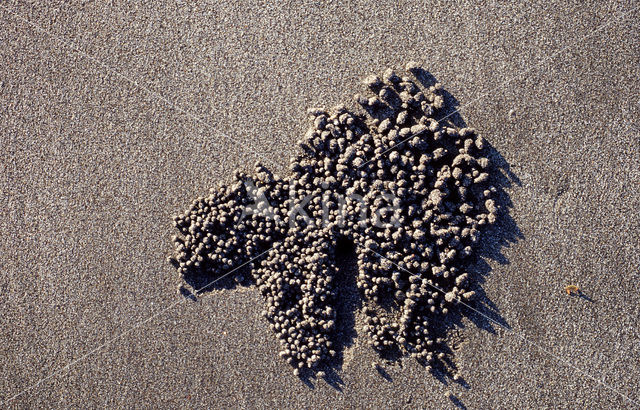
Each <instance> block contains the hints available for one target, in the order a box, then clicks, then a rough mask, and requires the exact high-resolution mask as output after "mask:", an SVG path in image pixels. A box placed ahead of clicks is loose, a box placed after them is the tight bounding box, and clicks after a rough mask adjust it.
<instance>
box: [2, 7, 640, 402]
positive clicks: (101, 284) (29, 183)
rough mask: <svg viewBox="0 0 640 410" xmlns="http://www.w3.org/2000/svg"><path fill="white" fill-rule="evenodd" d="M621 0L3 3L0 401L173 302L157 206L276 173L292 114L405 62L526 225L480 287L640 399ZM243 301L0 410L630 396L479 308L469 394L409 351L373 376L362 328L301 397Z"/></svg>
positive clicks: (512, 318)
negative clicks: (494, 160)
mask: <svg viewBox="0 0 640 410" xmlns="http://www.w3.org/2000/svg"><path fill="white" fill-rule="evenodd" d="M637 7H638V5H637V4H636V3H635V2H629V1H622V2H607V3H604V4H602V3H600V2H591V3H588V4H584V3H574V4H568V3H560V2H555V1H554V2H540V4H532V5H526V6H501V5H498V4H488V5H485V6H483V7H480V6H474V5H471V4H468V3H455V4H450V3H442V4H437V3H433V4H431V3H426V2H420V4H412V5H410V6H403V7H399V6H398V5H397V4H396V3H391V2H371V1H363V2H358V3H357V4H356V5H354V6H352V8H351V9H349V10H346V9H344V8H341V7H339V6H338V4H337V3H334V2H327V3H324V2H322V3H321V2H302V3H298V4H296V5H291V6H284V5H283V6H273V5H268V4H262V3H257V2H247V3H243V2H238V1H234V2H223V3H220V4H202V5H199V6H198V7H197V8H196V7H194V6H188V5H180V6H176V5H175V4H173V3H171V4H169V3H167V4H165V3H162V2H159V1H154V2H148V3H143V4H140V5H138V6H137V7H133V6H128V5H125V4H114V5H111V6H108V5H103V4H101V3H96V4H93V3H86V4H85V3H80V2H78V3H69V4H64V5H59V6H49V5H46V4H45V3H35V4H33V5H30V4H26V3H22V2H21V3H14V2H3V3H2V4H0V27H1V28H0V44H1V45H2V46H1V47H0V61H2V65H1V67H0V84H1V86H0V110H1V111H0V112H1V113H2V114H1V115H0V138H2V140H1V141H2V146H3V148H4V149H3V152H2V156H1V158H2V160H1V161H0V165H1V167H2V168H1V169H2V172H1V173H0V190H1V192H2V195H1V198H2V201H3V203H2V205H1V206H0V212H1V217H0V233H1V234H0V251H1V252H0V255H1V256H0V266H1V267H2V275H0V289H1V294H2V299H1V302H0V303H1V305H0V312H1V313H0V320H1V323H2V327H1V328H0V329H1V330H0V342H1V343H0V345H1V348H0V349H1V353H0V374H2V375H3V377H2V378H0V400H3V401H4V400H7V399H9V398H11V397H13V396H14V395H16V394H19V393H20V392H21V391H23V390H24V389H26V388H28V387H29V386H31V385H33V384H34V383H36V382H38V381H39V380H40V379H41V378H43V377H46V376H48V375H50V374H51V373H52V372H54V371H56V370H57V369H60V368H62V367H64V366H65V365H67V364H68V363H70V362H71V361H73V360H74V359H76V358H79V357H81V356H82V355H84V354H85V353H87V352H89V351H91V350H92V349H94V348H96V347H97V346H99V345H101V344H102V343H104V342H105V341H107V340H109V339H110V338H111V337H113V336H114V335H117V334H119V333H122V332H125V331H127V330H129V329H131V328H132V327H133V326H136V324H138V323H141V322H142V321H144V320H145V319H147V318H149V317H151V316H152V315H153V314H154V313H156V312H162V311H163V309H166V308H167V307H169V306H171V305H173V304H174V303H175V302H176V301H178V300H179V299H177V298H178V296H177V295H176V292H175V285H176V283H177V280H176V278H175V271H174V269H173V268H172V267H171V266H170V265H169V264H167V263H166V262H165V258H166V256H168V255H169V254H170V252H171V248H172V245H171V241H170V236H171V234H172V227H171V216H172V215H173V214H175V213H176V212H178V211H179V210H182V209H184V208H185V207H186V205H188V203H189V202H190V201H191V199H193V198H195V197H197V196H199V195H202V194H204V193H205V192H206V190H207V189H208V188H209V187H211V186H213V185H214V184H215V183H216V182H217V181H219V180H223V181H228V180H229V179H230V177H231V176H232V174H233V172H234V171H235V170H236V169H240V170H244V171H246V172H249V171H250V168H251V166H252V164H253V162H254V161H255V160H256V159H257V158H256V157H259V156H262V157H264V158H266V160H265V162H267V161H268V163H267V165H268V166H269V167H270V168H271V169H272V170H273V171H274V172H280V173H284V170H285V168H286V166H287V165H288V163H287V160H288V158H289V157H291V156H292V154H293V153H294V149H296V148H295V141H296V140H297V139H299V137H300V136H301V135H303V133H304V131H305V129H306V127H307V123H306V121H305V117H306V114H305V110H306V108H307V107H311V106H323V107H326V108H330V107H332V106H333V105H335V104H337V103H339V102H342V101H345V100H347V99H349V98H350V97H351V95H352V94H353V93H354V92H356V91H358V90H359V87H360V86H359V85H358V83H359V80H360V77H361V76H363V75H366V74H368V73H371V72H378V71H380V70H381V69H383V68H385V67H387V66H395V67H400V66H402V65H404V63H405V62H406V61H409V60H416V61H420V62H421V63H422V64H423V66H425V67H426V68H427V69H429V70H430V71H431V72H432V74H433V75H434V76H435V77H436V78H437V79H438V80H439V81H440V82H441V83H443V85H444V86H445V88H446V89H447V90H448V91H449V92H451V94H452V95H454V96H455V98H456V99H457V100H458V101H459V102H460V104H461V105H462V106H463V108H462V109H461V115H462V117H463V118H464V119H465V120H466V122H467V123H468V124H469V125H471V126H473V127H474V128H476V129H478V130H479V132H480V133H481V134H482V135H484V136H485V137H486V138H487V140H488V141H489V142H490V143H491V144H492V145H493V147H495V149H496V150H497V151H498V152H500V154H501V155H502V156H503V157H504V158H505V160H506V161H507V163H508V164H509V165H510V169H511V171H512V172H513V174H514V176H515V179H514V183H513V185H512V187H511V188H510V190H509V194H510V196H511V201H512V202H513V208H512V209H511V216H512V217H513V219H514V221H515V224H516V225H517V228H518V229H519V231H520V233H521V237H520V238H516V240H515V241H513V242H511V243H510V244H509V246H506V247H503V248H502V252H501V254H500V255H495V258H493V259H489V260H488V264H489V266H490V267H491V272H490V273H489V274H488V275H487V276H486V281H485V283H484V284H483V285H482V287H483V289H484V290H485V292H486V296H487V299H488V300H490V301H491V302H492V303H493V304H495V306H496V308H497V309H498V310H499V315H500V316H501V317H502V319H503V320H504V322H505V323H507V324H508V325H509V326H510V327H511V328H512V329H513V330H514V331H515V332H517V334H519V335H523V336H525V337H526V338H527V339H528V340H531V341H533V342H534V344H537V345H539V346H544V348H545V349H547V350H548V351H549V352H551V353H552V354H553V355H556V356H558V357H561V358H564V359H567V360H569V361H570V362H571V363H573V364H574V365H575V366H577V367H579V368H580V369H582V370H584V371H586V372H588V373H589V374H591V375H593V376H594V377H595V378H597V379H602V380H603V381H604V382H605V383H606V384H608V385H610V386H612V387H614V388H615V389H617V390H619V391H620V392H621V393H623V394H625V395H627V396H628V397H630V398H632V399H634V400H635V401H636V402H637V401H640V397H639V396H638V393H637V392H638V390H639V388H640V385H639V382H638V380H640V378H639V377H638V375H639V374H640V365H639V364H638V363H639V362H638V360H637V359H638V357H640V348H639V347H638V346H640V344H639V343H638V342H639V341H640V335H639V331H638V325H639V324H640V323H639V322H640V320H639V319H638V317H640V314H639V313H640V312H639V308H638V306H640V296H639V295H638V292H637V282H638V280H639V279H640V271H639V269H640V249H639V246H638V244H639V243H640V234H639V233H638V232H640V231H639V229H638V228H639V227H640V212H638V209H640V190H639V189H638V186H640V148H639V147H640V123H639V122H638V118H640V99H639V97H638V95H639V91H640V90H639V88H640V87H639V84H638V80H637V78H639V77H640V27H639V26H638V21H640V20H639V19H640V13H639V12H638V11H637ZM634 8H636V9H634ZM630 10H631V11H630ZM625 11H630V12H628V13H627V14H625V15H624V16H623V17H615V14H614V13H616V12H618V13H624V12H625ZM18 16H20V17H18ZM612 18H613V19H614V23H612V24H609V25H607V26H606V27H605V28H603V29H601V30H599V31H597V32H596V33H595V34H593V31H594V29H595V28H597V27H599V26H600V25H601V24H603V23H605V22H607V21H608V20H610V19H612ZM24 19H27V20H28V21H30V22H32V23H33V24H35V26H34V25H31V24H29V23H27V22H26V21H25V20H24ZM38 27H39V28H38ZM588 35H590V36H589V37H587V38H584V37H585V36H588ZM559 50H564V51H561V52H559V53H557V55H555V56H553V57H551V58H547V56H549V55H553V53H555V52H557V51H559ZM536 64H539V65H538V66H536ZM529 68H531V70H530V71H528V72H527V73H526V74H525V75H520V76H519V74H520V73H522V72H523V71H524V70H527V69H529ZM506 81H509V83H508V85H507V86H504V87H501V86H500V85H501V84H503V83H504V82H506ZM465 104H469V105H468V106H465ZM512 110H513V111H512ZM510 112H511V114H509V113H510ZM518 181H519V182H518ZM568 284H577V285H579V286H580V287H581V288H582V289H583V291H584V292H585V295H586V296H588V298H589V299H591V301H589V300H587V299H584V298H570V297H567V296H566V294H565V293H564V290H563V289H564V286H566V285H568ZM261 306H262V305H261V300H260V297H259V295H258V293H257V291H255V290H242V289H240V290H237V291H226V292H212V293H210V294H208V295H207V296H205V297H204V298H202V299H201V300H200V301H199V302H197V303H193V302H190V301H188V300H185V301H183V302H181V303H179V304H178V305H176V306H174V307H172V308H171V309H168V310H166V311H164V313H162V314H159V315H158V316H157V317H155V318H153V319H152V320H149V321H147V322H144V323H143V324H141V325H139V327H137V328H135V329H134V330H133V331H130V332H129V333H128V334H127V335H125V336H124V337H122V338H120V339H118V340H116V341H115V342H113V343H112V344H111V345H109V346H107V347H105V348H104V349H101V350H99V351H96V352H95V353H94V354H92V355H90V356H89V357H87V358H86V359H85V360H83V361H81V362H79V363H77V364H76V365H74V366H72V367H70V368H69V369H68V371H65V372H62V373H60V374H58V375H56V376H54V377H51V378H49V379H47V380H46V381H44V382H42V383H41V384H39V385H38V386H37V387H36V388H34V389H33V390H31V391H29V392H26V393H24V394H22V395H21V396H19V397H17V398H16V399H15V400H13V401H11V402H9V403H3V407H39V406H45V407H61V406H65V407H74V406H75V407H86V406H104V405H109V406H116V407H125V406H132V405H134V404H144V405H149V406H154V405H155V406H161V405H171V406H189V407H230V406H231V407H236V406H240V407H292V408H293V407H295V408H299V407H303V406H304V407H313V408H317V407H325V408H326V407H338V406H339V407H380V406H384V405H389V404H392V405H393V406H394V407H410V408H414V407H415V408H417V407H427V408H443V407H446V406H450V407H453V406H455V404H456V403H457V404H458V405H464V406H466V407H468V408H477V407H495V408H509V407H514V406H518V407H525V408H530V407H541V406H542V407H544V406H547V407H604V408H616V407H617V408H620V407H631V406H632V404H631V403H630V402H629V401H625V399H624V398H623V397H622V396H620V395H616V394H615V393H612V392H611V391H610V390H608V389H606V388H604V387H603V386H602V385H600V384H598V383H596V382H595V381H593V380H591V379H589V378H587V377H584V376H583V375H581V374H580V373H579V372H577V371H576V370H575V369H574V368H572V367H569V366H567V365H565V364H562V363H560V362H558V360H557V359H555V358H554V357H553V356H551V355H549V354H546V353H544V352H541V351H540V350H536V349H533V348H532V347H531V345H529V344H527V343H526V342H523V341H522V339H520V338H519V337H518V335H516V334H512V333H509V332H507V331H505V330H500V329H499V328H497V327H496V326H494V328H496V330H495V332H490V331H487V330H486V328H487V326H486V325H487V323H485V322H483V321H482V320H478V321H476V323H480V324H481V325H482V324H483V323H484V325H482V326H480V327H478V326H477V325H476V324H474V323H472V322H471V321H469V322H468V323H466V327H465V328H464V329H462V335H463V337H464V340H465V343H464V346H463V347H462V348H461V349H460V350H459V351H458V353H457V357H458V361H459V363H460V366H461V368H462V371H463V376H464V378H465V380H466V382H467V384H468V388H464V387H462V386H460V385H457V384H455V385H452V386H445V385H444V384H443V383H442V382H440V381H438V380H437V379H436V378H434V377H432V376H430V375H429V374H426V373H424V370H423V369H422V368H421V367H420V366H418V365H417V364H415V363H412V362H407V364H406V366H405V367H404V368H387V372H388V375H389V378H390V379H392V381H390V382H389V381H387V380H385V379H384V378H382V377H381V376H380V375H379V374H378V372H376V371H375V370H373V369H372V368H371V361H372V360H374V359H375V356H374V353H373V352H371V351H370V349H369V348H368V346H366V344H365V343H364V342H363V341H362V340H359V339H358V341H357V342H356V343H355V345H354V347H353V350H352V351H350V352H349V357H350V358H351V359H350V360H349V361H348V362H347V363H345V365H344V367H343V370H342V374H341V378H342V384H341V385H340V386H339V387H340V389H336V388H335V387H332V386H330V385H328V384H326V383H324V382H319V383H314V388H309V387H308V386H307V385H305V384H303V383H301V382H300V381H299V380H298V379H297V378H296V377H294V376H293V375H292V374H291V371H290V368H288V366H286V365H285V364H284V363H282V362H281V360H279V358H278V357H277V353H276V352H277V341H276V340H275V339H274V338H273V337H272V335H271V333H270V331H269V329H268V326H267V324H266V322H264V320H262V319H261V318H260V316H259V312H260V310H261ZM447 389H449V390H451V391H452V392H453V394H454V395H455V396H456V397H457V399H456V400H458V401H452V400H450V399H449V398H447V397H445V395H444V391H445V390H447Z"/></svg>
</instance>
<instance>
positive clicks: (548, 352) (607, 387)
mask: <svg viewBox="0 0 640 410" xmlns="http://www.w3.org/2000/svg"><path fill="white" fill-rule="evenodd" d="M367 250H368V251H370V252H372V253H375V254H376V255H378V256H379V257H381V258H384V259H386V260H388V261H389V262H390V263H391V264H393V265H395V266H397V267H398V268H399V269H402V270H403V271H405V272H407V273H408V274H410V275H413V276H418V277H419V276H420V275H418V274H415V273H413V272H411V271H410V270H408V269H405V268H403V267H402V266H400V265H398V264H397V263H395V262H394V261H392V260H391V259H389V258H387V257H386V256H384V255H381V254H379V253H378V252H376V251H374V250H372V249H368V248H367ZM427 284H428V285H429V286H430V287H432V288H433V289H435V290H437V291H438V292H440V293H442V294H443V295H444V294H446V292H445V291H444V290H442V289H440V288H439V287H437V286H435V285H433V284H430V283H427ZM455 298H456V301H457V302H458V303H459V304H461V305H464V306H465V307H467V308H468V309H470V310H472V311H474V312H475V313H477V314H479V315H480V316H482V317H484V318H486V319H488V320H489V321H491V322H492V323H495V324H497V325H498V326H500V327H502V328H504V329H506V330H507V332H510V333H512V334H514V335H516V336H518V337H519V338H520V339H522V340H523V341H524V342H526V343H527V344H528V345H529V346H532V347H534V348H536V349H538V350H540V351H541V352H543V353H546V354H548V355H549V356H551V357H553V358H554V359H556V360H557V361H558V362H560V363H562V364H564V365H566V366H569V367H571V368H573V369H574V370H576V371H577V372H578V373H580V374H581V375H582V376H584V377H587V378H589V379H591V380H593V381H595V382H596V383H598V384H600V385H602V386H603V387H605V388H606V389H608V390H610V391H611V392H613V393H616V394H618V395H619V396H621V397H623V398H625V399H626V400H628V401H629V402H630V403H633V404H634V405H636V406H639V407H640V403H638V402H637V401H635V400H633V399H632V398H630V397H629V396H627V395H626V394H624V393H621V392H620V391H619V390H617V389H615V388H613V387H611V386H610V385H608V384H607V383H605V382H604V380H601V379H598V378H596V377H594V376H592V375H591V374H589V373H587V372H586V371H584V370H582V369H580V368H579V367H577V366H575V365H574V364H573V363H571V362H569V361H567V360H565V359H563V358H561V357H560V356H557V355H555V354H554V353H552V352H551V351H549V350H548V349H546V348H544V347H542V346H541V345H540V342H536V341H532V340H529V339H527V338H526V337H525V336H523V335H522V334H520V333H519V332H516V331H515V330H513V329H510V328H509V327H507V326H505V325H503V324H502V323H500V322H498V321H497V320H495V319H493V318H491V317H489V316H487V315H485V314H484V313H482V312H480V311H479V310H477V309H475V308H474V307H472V306H471V305H469V304H468V303H465V302H464V301H462V299H460V298H459V297H458V296H456V297H455Z"/></svg>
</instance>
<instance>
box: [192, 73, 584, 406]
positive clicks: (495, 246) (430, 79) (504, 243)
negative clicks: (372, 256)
mask: <svg viewBox="0 0 640 410" xmlns="http://www.w3.org/2000/svg"><path fill="white" fill-rule="evenodd" d="M414 76H415V77H416V79H417V80H418V82H419V84H421V85H422V86H423V87H425V88H428V87H431V86H433V85H435V84H436V83H437V81H436V79H435V77H434V76H433V75H432V74H431V73H429V72H428V71H426V70H418V71H416V72H414ZM442 95H443V97H444V99H445V103H446V105H445V106H446V107H447V108H446V109H445V111H444V112H442V113H441V115H440V117H439V118H437V119H439V120H441V122H442V123H449V124H453V125H455V126H456V127H458V128H462V127H466V126H467V125H466V123H465V121H464V120H463V118H462V117H461V116H460V114H459V112H458V111H457V110H458V108H459V106H460V105H459V102H458V101H457V100H456V99H455V97H453V96H452V95H451V94H449V93H448V92H446V91H444V90H443V94H442ZM387 104H388V107H387V108H382V109H381V110H376V111H368V114H369V116H371V117H373V118H376V116H380V117H384V116H385V115H388V112H386V113H385V109H388V110H394V109H397V108H398V107H397V106H394V105H395V104H400V101H399V99H397V98H394V96H393V95H392V96H390V97H389V99H388V100H387ZM381 112H382V114H381ZM363 120H364V118H363ZM485 139H486V140H487V146H488V156H489V159H490V160H491V163H492V166H493V169H492V172H491V180H492V184H493V186H494V187H495V188H496V190H497V192H496V195H495V196H494V200H495V201H496V204H497V205H498V206H499V207H500V209H501V212H500V214H499V215H498V219H497V221H496V223H495V224H493V225H491V226H490V227H488V228H487V229H485V230H484V231H483V232H482V236H481V245H480V246H479V247H478V248H477V249H476V251H475V256H474V257H473V259H472V260H471V261H469V262H468V265H467V266H465V267H464V269H465V270H466V271H467V272H468V273H469V275H470V277H471V280H472V283H473V286H472V288H471V289H470V290H474V291H475V292H476V295H477V296H476V298H475V299H474V301H473V302H470V303H469V304H468V305H467V306H464V305H458V307H459V308H458V309H452V310H451V311H450V312H449V313H448V314H447V315H446V316H440V317H436V318H434V320H432V321H431V323H434V325H432V327H433V328H432V329H431V331H432V332H433V334H434V335H437V336H438V337H441V338H443V339H444V340H445V342H443V343H439V344H438V346H437V350H438V351H439V352H444V353H445V355H444V358H442V359H439V360H437V361H436V364H435V365H432V366H430V368H429V369H430V372H431V373H432V374H433V375H434V376H435V377H436V378H437V379H438V380H440V381H441V382H442V383H443V384H445V385H448V384H450V383H454V378H453V376H454V375H456V374H457V371H458V369H457V368H456V365H455V363H454V361H453V360H452V358H453V356H454V354H455V347H454V346H450V345H449V344H448V342H447V340H449V338H448V336H450V335H451V334H452V333H455V332H458V331H459V330H460V329H463V328H464V327H465V325H464V318H467V319H468V320H469V321H471V322H472V323H473V324H474V325H475V326H477V327H479V328H481V329H483V330H486V331H487V332H490V333H495V332H496V328H497V327H504V328H506V329H510V326H509V324H508V323H506V321H505V320H504V318H503V317H502V316H501V314H500V310H499V308H498V306H496V305H495V304H494V303H493V302H492V301H491V300H490V299H489V298H488V296H487V294H486V293H485V291H484V290H483V284H484V283H485V280H486V278H487V276H488V275H489V274H491V267H490V265H489V263H488V260H493V261H496V262H498V263H499V264H502V265H505V264H508V263H509V261H508V260H507V258H506V257H505V256H504V254H503V253H502V250H503V249H504V248H507V247H509V246H511V244H513V243H516V242H517V241H518V240H522V239H523V238H524V237H523V234H522V232H521V231H520V230H519V229H518V227H517V226H516V223H515V221H514V220H513V218H512V217H511V216H510V212H509V211H510V209H511V208H512V206H513V204H512V202H511V199H510V198H509V195H508V193H507V191H508V190H509V189H510V188H512V187H513V185H514V184H515V185H517V186H519V185H521V183H520V180H519V179H518V177H517V176H516V175H515V174H514V173H513V172H512V170H511V169H510V166H509V164H508V163H507V161H506V160H505V159H504V157H503V156H502V155H501V154H500V153H499V152H498V151H497V150H496V149H495V148H494V147H493V146H492V145H491V144H490V139H491V138H490V136H488V138H487V136H485ZM400 145H401V144H400ZM334 262H335V267H336V270H337V271H336V283H337V289H338V297H337V301H336V305H335V309H336V314H337V318H336V326H337V329H336V332H335V333H336V338H335V341H334V344H335V350H336V352H337V355H336V357H335V358H334V359H332V360H331V361H330V363H328V364H327V365H326V366H324V368H322V369H321V370H322V371H323V372H324V373H325V375H324V376H323V379H324V380H325V381H326V382H327V383H328V384H329V385H331V386H332V387H333V388H335V389H336V390H338V391H342V389H343V387H344V382H343V380H342V379H341V378H340V376H339V373H340V371H341V369H342V364H343V362H344V357H343V353H344V350H345V349H346V348H348V347H350V346H352V345H353V343H354V340H355V338H356V337H357V332H356V328H355V314H356V312H357V311H358V310H359V309H361V308H362V306H363V299H362V297H361V295H360V293H359V290H358V289H357V286H356V277H357V264H356V250H355V249H354V248H353V244H351V243H349V241H346V240H343V239H340V238H338V239H337V243H336V245H335V260H334ZM213 279H214V278H212V277H211V276H210V275H207V273H206V272H202V271H193V272H190V273H189V274H188V275H187V276H186V277H185V281H186V283H187V284H188V285H189V286H190V287H191V288H192V289H199V290H200V291H198V292H193V293H192V292H191V291H189V290H187V289H186V288H183V290H181V293H182V295H183V296H184V297H187V298H189V299H191V300H197V296H198V295H200V294H202V293H205V292H207V291H209V290H212V289H234V288H235V287H236V286H250V285H252V284H253V279H252V276H251V274H250V271H249V268H248V267H245V268H243V269H238V270H237V271H236V272H234V273H233V274H232V275H229V277H226V278H223V279H222V280H219V281H216V282H215V283H214V284H213V285H210V284H211V282H212V280H213ZM194 293H195V294H194ZM585 299H587V300H588V298H586V297H585ZM384 359H385V360H386V361H387V362H393V361H397V360H400V359H401V358H400V357H399V355H396V356H394V355H391V356H389V357H384ZM376 370H377V372H378V373H379V374H380V377H381V378H382V379H384V380H386V381H388V382H392V378H391V376H390V375H389V373H387V371H386V370H385V369H384V368H383V367H381V366H380V365H378V366H377V367H376ZM300 379H301V380H302V381H303V382H304V383H305V384H306V385H307V386H308V387H309V388H314V384H313V380H317V379H316V376H315V375H313V374H311V373H310V372H308V373H305V372H303V373H301V375H300ZM455 379H456V381H455V383H457V384H459V385H460V386H462V387H463V388H470V386H469V385H468V384H467V383H466V382H465V381H464V379H462V378H461V377H460V376H459V375H457V377H456V378H455ZM450 400H451V401H452V403H453V404H454V405H456V406H457V407H459V408H465V407H464V404H463V403H462V402H461V401H460V400H459V399H457V398H455V397H453V396H451V397H450Z"/></svg>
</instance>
